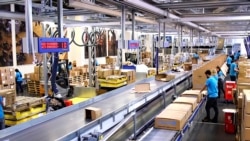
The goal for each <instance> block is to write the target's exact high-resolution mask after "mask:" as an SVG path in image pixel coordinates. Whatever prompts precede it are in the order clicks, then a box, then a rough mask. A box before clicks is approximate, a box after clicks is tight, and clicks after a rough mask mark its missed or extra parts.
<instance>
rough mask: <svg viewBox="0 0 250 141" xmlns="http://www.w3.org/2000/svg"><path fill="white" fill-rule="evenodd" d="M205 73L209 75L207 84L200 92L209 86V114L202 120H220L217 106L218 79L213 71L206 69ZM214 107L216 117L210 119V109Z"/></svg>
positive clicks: (215, 121) (207, 109) (207, 106)
mask: <svg viewBox="0 0 250 141" xmlns="http://www.w3.org/2000/svg"><path fill="white" fill-rule="evenodd" d="M205 75H206V76H207V80H206V84H205V86H204V87H203V88H202V89H201V91H200V92H202V91H203V90H205V89H206V88H207V103H206V107H205V108H206V113H207V116H206V117H205V118H204V119H203V120H202V121H203V122H214V123H217V122H218V107H217V98H218V83H217V80H216V79H215V78H214V77H212V75H211V71H210V70H206V72H205ZM211 108H213V109H214V112H215V115H214V118H212V119H210V109H211Z"/></svg>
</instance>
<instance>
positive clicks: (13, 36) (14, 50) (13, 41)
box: [10, 4, 17, 67]
mask: <svg viewBox="0 0 250 141" xmlns="http://www.w3.org/2000/svg"><path fill="white" fill-rule="evenodd" d="M10 10H11V12H15V4H11V5H10ZM11 39H12V41H11V42H12V59H13V66H14V67H16V66H17V58H16V21H15V19H11Z"/></svg>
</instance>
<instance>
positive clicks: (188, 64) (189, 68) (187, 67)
mask: <svg viewBox="0 0 250 141" xmlns="http://www.w3.org/2000/svg"><path fill="white" fill-rule="evenodd" d="M190 70H192V63H184V71H190Z"/></svg>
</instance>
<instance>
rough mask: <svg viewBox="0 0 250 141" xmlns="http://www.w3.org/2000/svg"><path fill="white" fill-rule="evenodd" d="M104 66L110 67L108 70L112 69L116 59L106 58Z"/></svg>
mask: <svg viewBox="0 0 250 141" xmlns="http://www.w3.org/2000/svg"><path fill="white" fill-rule="evenodd" d="M106 64H107V65H108V66H110V68H114V67H115V65H116V57H110V56H107V57H106Z"/></svg>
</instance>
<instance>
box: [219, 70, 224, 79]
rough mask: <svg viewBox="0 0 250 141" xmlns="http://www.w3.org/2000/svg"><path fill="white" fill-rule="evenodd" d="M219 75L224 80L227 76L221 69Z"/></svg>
mask: <svg viewBox="0 0 250 141" xmlns="http://www.w3.org/2000/svg"><path fill="white" fill-rule="evenodd" d="M218 77H219V78H220V79H222V80H224V79H225V76H224V74H223V72H222V71H219V72H218Z"/></svg>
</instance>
